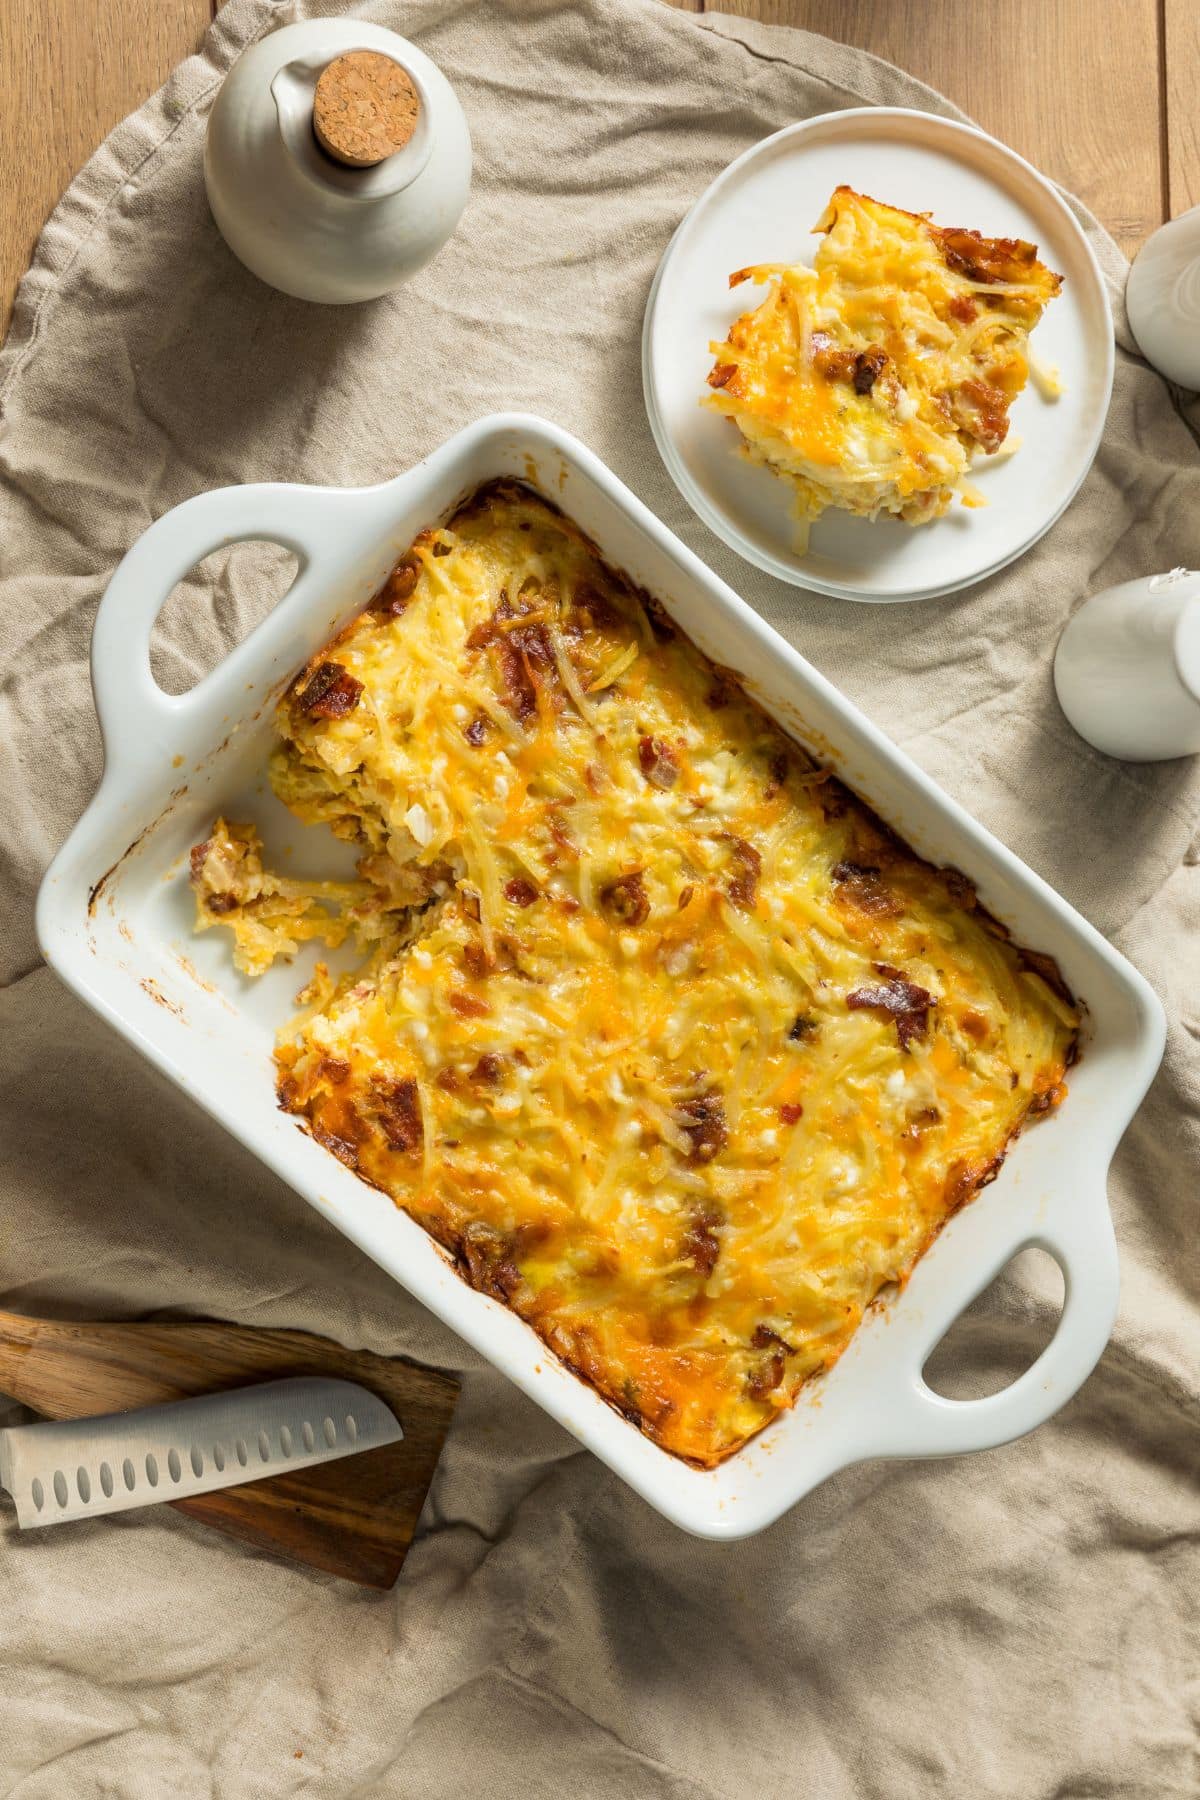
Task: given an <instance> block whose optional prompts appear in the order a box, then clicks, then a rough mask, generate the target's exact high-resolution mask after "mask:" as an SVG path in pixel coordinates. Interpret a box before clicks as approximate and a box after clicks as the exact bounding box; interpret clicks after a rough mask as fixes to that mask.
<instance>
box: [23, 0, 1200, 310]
mask: <svg viewBox="0 0 1200 1800" xmlns="http://www.w3.org/2000/svg"><path fill="white" fill-rule="evenodd" d="M673 3H676V4H681V5H683V6H685V7H686V8H687V9H688V10H691V11H695V12H699V11H702V10H704V4H703V0H673ZM710 10H712V11H717V10H722V11H726V12H734V13H740V14H742V15H744V16H747V17H752V18H758V19H763V20H766V21H768V22H770V23H775V24H785V25H800V26H804V27H806V28H807V29H808V30H810V31H819V32H823V33H825V34H826V35H827V36H829V37H833V38H838V39H840V40H842V41H843V42H845V43H851V44H857V45H860V46H861V47H862V48H864V49H867V50H870V51H873V52H874V54H875V55H877V56H883V57H886V58H887V59H888V60H889V61H891V62H895V63H898V64H899V65H900V67H901V68H904V69H909V70H911V72H912V73H913V74H914V75H918V76H920V78H921V79H922V80H923V81H928V82H929V83H931V84H932V85H933V86H934V87H937V88H939V89H940V90H941V91H942V92H943V93H945V94H947V95H948V96H949V97H950V98H951V99H952V100H955V101H957V103H958V104H959V105H960V106H962V107H964V108H965V109H966V111H967V112H969V113H970V114H972V116H973V117H975V118H976V119H978V120H979V122H980V123H981V124H982V125H984V126H985V127H986V128H987V130H989V131H991V132H994V133H995V134H996V136H997V137H1000V138H1002V139H1003V140H1004V141H1005V142H1006V143H1009V144H1012V145H1013V146H1014V148H1015V149H1017V150H1019V151H1021V153H1022V154H1023V155H1025V156H1028V157H1029V158H1030V160H1031V161H1032V162H1034V163H1036V164H1037V165H1038V167H1039V168H1042V169H1044V170H1045V171H1046V172H1047V174H1050V175H1052V176H1054V177H1055V179H1056V180H1058V181H1061V182H1063V183H1064V184H1065V185H1066V186H1067V187H1068V188H1070V189H1071V190H1072V191H1073V192H1075V193H1077V194H1079V195H1080V196H1081V197H1082V198H1083V199H1084V200H1085V201H1086V202H1087V204H1088V205H1089V206H1090V207H1091V208H1092V210H1093V211H1094V212H1095V213H1096V214H1097V216H1098V217H1099V218H1100V219H1102V220H1103V222H1104V223H1105V224H1106V225H1107V226H1108V228H1109V230H1110V231H1111V232H1112V233H1113V235H1114V237H1115V238H1116V239H1117V241H1118V243H1120V244H1121V245H1122V246H1123V247H1124V248H1125V249H1126V250H1127V251H1133V250H1136V248H1137V247H1138V245H1139V244H1140V243H1141V241H1142V240H1143V238H1144V237H1145V236H1146V235H1147V233H1148V232H1150V231H1152V230H1153V229H1154V227H1155V226H1156V225H1158V224H1159V223H1161V221H1162V219H1163V218H1164V217H1165V216H1166V211H1165V209H1166V206H1167V203H1168V197H1169V200H1170V205H1171V211H1172V212H1173V213H1175V214H1178V213H1180V212H1182V211H1183V210H1184V209H1185V208H1186V207H1188V206H1192V205H1195V204H1197V203H1200V127H1198V126H1197V108H1196V96H1197V93H1198V92H1200V0H987V3H980V0H974V3H973V0H717V4H716V5H712V6H710ZM209 14H210V0H37V4H36V5H20V4H12V5H9V6H8V7H7V8H6V9H5V55H4V59H3V63H2V65H0V169H3V170H4V172H5V197H4V205H3V207H2V208H0V330H3V329H4V327H5V326H6V324H7V320H8V316H9V311H10V307H11V301H12V296H13V293H14V292H15V290H16V285H17V282H18V280H19V278H20V276H21V273H22V271H23V270H24V268H25V266H26V264H27V262H28V261H29V256H30V253H31V251H32V249H33V245H34V242H35V240H36V238H37V234H38V232H39V231H40V230H41V227H42V224H43V222H44V221H45V218H46V216H47V214H48V213H49V211H50V210H51V208H52V206H53V205H54V202H55V200H56V199H57V198H58V195H59V194H60V193H61V191H62V189H63V188H64V187H65V185H66V184H67V182H68V181H69V180H70V178H71V176H72V175H73V174H74V173H75V171H76V170H77V169H78V168H79V167H80V165H81V164H82V163H83V162H85V161H86V159H87V157H88V156H89V155H90V154H91V152H92V151H93V150H94V149H95V148H96V146H97V144H98V143H99V142H100V140H101V138H102V137H103V136H104V134H105V133H106V132H107V131H108V130H109V129H110V128H111V127H112V126H113V125H114V124H116V122H117V121H118V119H120V118H122V117H123V116H124V114H125V113H127V112H129V111H130V110H131V109H132V108H133V107H135V106H137V105H138V104H139V103H140V102H141V101H142V100H143V99H145V97H146V95H147V94H149V93H151V92H152V91H153V89H154V88H155V87H156V86H158V85H159V83H161V82H162V81H163V80H164V79H165V77H166V75H167V74H168V72H169V70H170V69H171V68H172V66H173V65H174V64H175V63H176V62H178V61H180V59H181V58H183V57H184V56H186V55H187V54H188V53H189V51H191V50H193V49H194V48H195V46H196V44H197V42H198V41H199V39H200V37H201V35H202V33H203V31H204V29H205V27H206V25H207V24H208V21H209Z"/></svg>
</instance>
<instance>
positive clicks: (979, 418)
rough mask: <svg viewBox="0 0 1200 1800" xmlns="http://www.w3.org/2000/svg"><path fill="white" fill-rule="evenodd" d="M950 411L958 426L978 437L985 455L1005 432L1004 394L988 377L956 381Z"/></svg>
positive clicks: (1006, 426) (1005, 398) (998, 444)
mask: <svg viewBox="0 0 1200 1800" xmlns="http://www.w3.org/2000/svg"><path fill="white" fill-rule="evenodd" d="M951 414H952V417H953V419H954V423H955V425H957V427H958V429H959V430H960V431H967V432H969V433H970V434H971V436H972V437H973V438H976V439H978V441H979V443H980V444H981V445H982V446H983V448H984V449H985V450H986V451H987V452H988V454H989V455H991V454H993V452H995V451H997V450H998V449H999V448H1000V446H1001V444H1002V443H1003V442H1004V440H1005V438H1006V437H1007V436H1008V395H1007V394H1006V393H1005V392H1004V390H1003V388H998V387H993V386H992V384H991V383H990V382H988V381H977V380H976V379H975V378H974V377H972V378H971V379H970V380H968V381H961V382H959V384H958V390H957V392H956V394H955V396H954V403H953V405H952V407H951Z"/></svg>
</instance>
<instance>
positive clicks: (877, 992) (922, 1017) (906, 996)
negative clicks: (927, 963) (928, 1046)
mask: <svg viewBox="0 0 1200 1800" xmlns="http://www.w3.org/2000/svg"><path fill="white" fill-rule="evenodd" d="M874 967H875V972H876V974H878V975H882V976H883V977H884V981H883V983H882V984H881V985H880V986H878V987H865V988H855V990H854V992H853V993H851V994H847V995H846V1005H847V1006H848V1007H850V1009H851V1011H853V1012H860V1011H869V1012H882V1013H887V1014H888V1015H889V1017H890V1018H892V1019H893V1020H894V1021H895V1025H896V1036H897V1037H898V1038H899V1040H900V1048H901V1049H902V1050H907V1049H908V1046H909V1044H910V1043H911V1042H912V1040H913V1039H914V1038H915V1037H923V1036H924V1033H925V1029H926V1027H927V1025H928V1024H929V1009H930V1007H931V1006H936V1005H937V1001H936V1000H935V999H934V997H933V995H932V994H931V993H930V992H929V990H928V989H927V988H923V987H918V986H917V984H916V983H915V982H913V981H909V980H907V979H906V977H905V976H904V975H902V974H901V972H900V970H899V969H893V968H892V966H891V964H890V963H876V964H875V965H874Z"/></svg>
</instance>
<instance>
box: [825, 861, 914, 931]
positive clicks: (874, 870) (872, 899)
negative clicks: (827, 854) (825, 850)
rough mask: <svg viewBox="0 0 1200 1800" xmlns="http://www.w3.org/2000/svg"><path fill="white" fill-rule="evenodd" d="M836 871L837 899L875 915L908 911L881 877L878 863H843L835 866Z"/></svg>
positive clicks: (882, 916) (888, 916) (884, 916)
mask: <svg viewBox="0 0 1200 1800" xmlns="http://www.w3.org/2000/svg"><path fill="white" fill-rule="evenodd" d="M832 873H833V879H834V881H835V883H836V884H837V889H838V893H837V898H838V899H839V900H846V901H848V902H849V903H850V905H852V906H855V907H857V909H858V911H859V912H862V913H867V914H868V915H869V917H871V918H876V919H894V918H896V917H897V916H898V915H899V914H900V913H902V912H903V911H904V907H903V906H902V905H901V903H900V901H899V900H898V899H897V898H896V895H895V894H893V893H892V892H891V890H890V888H887V887H885V886H884V884H883V882H882V881H881V880H880V878H879V869H878V867H877V866H876V865H875V864H874V863H856V862H840V863H836V864H835V865H834V868H833V871H832Z"/></svg>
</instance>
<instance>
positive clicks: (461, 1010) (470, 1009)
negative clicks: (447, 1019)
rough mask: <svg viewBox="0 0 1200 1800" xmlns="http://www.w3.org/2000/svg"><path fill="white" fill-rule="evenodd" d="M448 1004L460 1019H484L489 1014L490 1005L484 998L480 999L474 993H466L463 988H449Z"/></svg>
mask: <svg viewBox="0 0 1200 1800" xmlns="http://www.w3.org/2000/svg"><path fill="white" fill-rule="evenodd" d="M450 1006H451V1009H452V1010H453V1011H454V1012H456V1013H457V1014H458V1016H459V1018H460V1019H486V1018H488V1017H490V1015H491V1011H492V1009H491V1007H490V1006H489V1005H488V1003H487V1001H486V1000H480V999H478V998H477V996H476V995H474V994H468V993H467V992H466V991H465V989H463V988H452V989H451V990H450Z"/></svg>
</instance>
